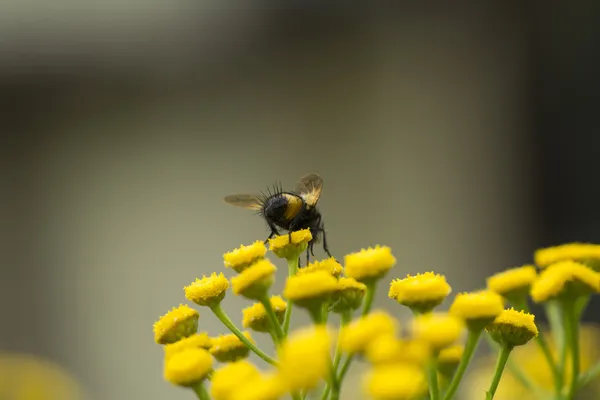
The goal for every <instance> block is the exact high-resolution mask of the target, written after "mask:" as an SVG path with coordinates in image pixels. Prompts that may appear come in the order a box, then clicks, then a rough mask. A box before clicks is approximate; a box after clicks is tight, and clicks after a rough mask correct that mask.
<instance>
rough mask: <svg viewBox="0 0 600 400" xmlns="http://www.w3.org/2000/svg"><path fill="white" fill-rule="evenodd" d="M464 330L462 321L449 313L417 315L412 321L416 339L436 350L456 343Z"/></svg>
mask: <svg viewBox="0 0 600 400" xmlns="http://www.w3.org/2000/svg"><path fill="white" fill-rule="evenodd" d="M463 328H464V326H463V324H462V322H461V320H460V319H458V318H456V317H454V316H452V315H450V314H448V313H435V312H434V313H429V314H422V315H417V316H416V317H415V318H414V319H413V321H412V332H413V335H414V337H415V338H416V339H417V340H420V341H423V342H425V343H427V344H429V345H430V346H431V347H432V348H433V349H435V350H441V349H443V348H444V347H448V346H450V345H451V344H453V343H454V342H456V341H457V340H458V339H459V338H460V336H461V334H462V332H463Z"/></svg>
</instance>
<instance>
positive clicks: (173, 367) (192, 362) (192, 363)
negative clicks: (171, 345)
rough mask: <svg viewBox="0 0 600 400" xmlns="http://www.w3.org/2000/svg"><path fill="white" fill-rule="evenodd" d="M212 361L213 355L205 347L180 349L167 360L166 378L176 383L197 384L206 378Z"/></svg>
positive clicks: (180, 384) (181, 384) (183, 384)
mask: <svg viewBox="0 0 600 400" xmlns="http://www.w3.org/2000/svg"><path fill="white" fill-rule="evenodd" d="M212 363H213V360H212V357H211V356H210V354H208V351H206V350H204V349H193V348H191V349H186V350H183V351H180V352H179V353H175V354H173V355H172V356H171V357H169V358H168V359H167V360H165V371H164V374H165V379H166V380H167V381H169V382H171V383H172V384H174V385H179V386H192V385H195V384H197V383H199V382H202V380H203V379H204V378H206V375H208V373H209V372H210V371H211V369H212Z"/></svg>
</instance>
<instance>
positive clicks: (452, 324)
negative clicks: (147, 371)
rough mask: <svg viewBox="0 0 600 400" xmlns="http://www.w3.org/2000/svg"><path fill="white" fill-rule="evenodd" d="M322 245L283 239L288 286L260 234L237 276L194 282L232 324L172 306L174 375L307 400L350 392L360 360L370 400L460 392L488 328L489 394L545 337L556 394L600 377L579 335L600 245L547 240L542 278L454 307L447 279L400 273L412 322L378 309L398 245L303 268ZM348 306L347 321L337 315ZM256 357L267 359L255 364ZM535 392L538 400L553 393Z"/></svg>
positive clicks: (168, 328) (159, 325)
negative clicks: (311, 247)
mask: <svg viewBox="0 0 600 400" xmlns="http://www.w3.org/2000/svg"><path fill="white" fill-rule="evenodd" d="M311 240H312V235H311V232H310V231H309V230H300V231H296V232H292V233H291V234H290V235H287V234H286V235H282V236H277V237H274V238H272V239H270V241H269V248H270V250H271V252H272V253H273V254H274V255H275V256H276V257H278V258H281V259H284V260H285V261H286V262H287V264H288V265H287V266H288V275H287V277H286V281H285V285H284V289H283V292H282V293H281V294H276V293H271V292H272V290H271V288H272V285H273V282H274V280H275V276H276V272H277V267H276V266H275V264H274V263H273V262H272V261H270V260H269V259H268V258H267V254H268V251H267V248H266V246H265V244H264V243H263V242H260V241H257V242H254V243H253V244H251V245H248V246H244V245H242V246H240V247H239V248H237V249H235V250H233V251H231V252H228V253H226V254H225V255H224V257H223V259H224V266H225V267H226V268H228V269H231V270H233V271H234V272H235V273H236V275H235V276H233V277H231V278H229V279H228V278H227V277H226V276H225V275H224V274H223V273H222V272H221V273H216V272H215V273H212V274H211V275H210V276H204V277H202V278H199V279H195V280H194V281H193V282H191V283H190V284H189V285H187V286H185V287H184V294H185V297H186V299H188V300H189V301H190V302H192V303H195V304H196V305H198V306H201V307H205V308H207V309H209V310H210V312H212V313H213V314H214V315H215V316H216V317H217V318H218V319H219V320H220V321H221V322H222V323H223V325H224V326H225V327H226V328H227V329H228V330H229V333H226V334H221V335H219V336H216V337H211V336H209V334H208V333H207V332H204V331H200V332H198V327H199V326H202V324H201V323H199V313H198V312H197V311H196V310H194V309H192V308H190V307H189V306H186V305H180V306H179V307H177V308H174V309H172V310H171V311H169V312H168V313H167V314H166V315H164V316H163V317H161V318H160V319H159V320H158V321H157V322H156V323H155V325H154V338H155V341H156V342H157V343H158V344H161V345H164V378H165V379H166V380H167V381H169V382H171V383H172V384H174V385H177V386H182V387H187V388H190V389H191V390H193V391H194V392H195V393H196V395H197V396H198V398H200V399H203V400H208V399H214V400H238V399H240V400H242V399H244V400H246V399H248V400H254V399H255V400H277V399H281V398H283V397H285V396H291V397H292V399H294V400H302V399H306V398H309V396H312V395H313V394H316V395H317V396H318V398H321V399H323V400H327V399H329V400H339V399H340V398H342V397H341V395H342V393H343V392H342V389H343V383H344V379H345V377H346V375H347V372H348V370H349V368H350V367H351V365H352V362H353V360H355V359H363V360H364V361H366V362H367V363H368V366H369V367H368V371H367V372H366V373H365V374H364V376H363V378H362V387H363V391H364V396H363V397H364V398H370V399H376V400H417V399H423V398H424V397H427V396H429V398H430V399H431V400H441V399H443V400H451V399H453V398H455V396H456V394H457V393H458V389H459V386H460V383H461V381H462V380H463V376H465V371H466V370H467V367H468V366H469V364H470V362H471V360H472V358H473V356H474V354H475V351H476V349H477V348H478V345H479V342H480V340H481V338H482V337H486V338H488V339H489V341H490V343H492V344H493V345H494V347H495V348H496V352H497V361H496V367H495V370H494V373H493V376H492V377H491V379H490V381H489V384H488V386H487V387H488V389H487V394H486V393H481V398H484V397H486V398H487V399H488V400H490V399H493V398H494V395H495V393H496V390H497V388H498V386H499V383H500V380H501V378H502V376H503V371H504V369H505V366H506V365H507V363H508V361H509V357H510V355H511V353H512V352H513V349H515V348H518V347H522V346H525V345H527V346H525V347H529V346H531V345H528V343H529V342H530V341H531V340H532V339H535V342H536V345H537V346H538V348H539V349H540V351H541V352H542V353H543V354H544V362H545V363H546V364H547V366H548V368H549V370H550V371H551V373H552V378H553V383H554V384H553V386H552V387H551V388H550V390H553V391H554V393H555V396H556V398H557V399H565V400H572V399H573V398H574V396H575V393H576V392H577V391H578V390H580V389H582V388H584V387H585V386H586V385H587V384H589V382H591V381H593V380H594V378H595V376H596V375H597V374H600V366H598V367H596V368H593V367H592V368H590V370H589V371H592V372H589V373H586V374H580V368H579V366H580V357H579V355H580V349H579V337H580V334H579V330H578V326H579V322H580V318H581V315H582V313H583V311H584V309H585V308H586V306H587V304H588V301H589V299H590V296H591V295H593V294H595V293H599V292H600V273H599V272H596V271H595V270H594V267H595V265H596V262H597V261H600V250H599V249H600V246H599V247H597V246H594V245H581V244H573V245H565V246H559V247H556V248H549V249H542V250H540V251H538V252H536V254H535V257H534V258H535V260H536V262H537V264H538V265H537V267H539V268H542V271H541V273H539V274H538V271H537V267H536V266H534V265H525V266H523V267H519V268H512V269H508V270H506V271H504V272H500V273H498V274H496V275H494V276H492V277H490V278H489V279H488V280H487V287H486V288H485V289H481V290H475V291H472V292H465V293H458V294H456V295H455V296H454V298H453V300H452V302H451V304H450V305H449V308H448V311H440V310H436V308H438V307H440V306H441V305H442V304H443V302H444V300H445V299H446V298H447V297H448V296H449V295H450V294H451V293H452V288H451V286H450V284H449V283H448V282H447V280H446V277H444V276H443V275H440V274H436V273H434V272H425V273H422V274H417V275H407V276H406V277H405V278H396V279H392V280H391V282H390V284H389V292H388V295H389V297H390V298H391V299H393V300H396V302H397V303H399V304H400V305H402V306H405V307H408V308H409V309H410V310H411V311H412V312H413V317H412V319H411V320H410V321H404V322H401V321H399V320H398V319H397V318H396V317H394V316H393V315H392V314H391V313H390V312H388V311H385V310H383V309H375V310H371V308H372V305H373V300H374V296H375V293H376V290H377V288H378V287H379V286H380V283H381V281H382V280H383V279H384V278H385V277H386V275H387V274H388V273H389V271H390V270H391V269H392V268H393V267H394V266H395V264H396V258H395V257H394V255H393V254H392V252H391V249H390V248H389V247H386V246H375V247H370V248H367V249H362V250H360V251H358V252H355V253H351V254H348V255H346V256H345V257H344V263H343V265H342V264H341V263H340V262H338V261H337V260H335V259H334V258H328V259H324V260H319V261H315V262H313V263H310V264H309V265H307V266H304V267H302V268H299V262H300V261H299V256H300V255H301V254H302V253H303V252H304V251H306V249H307V247H308V244H309V242H310V241H311ZM230 287H231V291H232V292H233V294H234V295H238V296H242V297H244V298H246V299H248V300H249V301H252V302H253V303H252V304H250V305H249V306H248V307H246V308H244V309H243V310H242V318H241V321H240V322H241V326H242V327H243V329H247V331H242V330H241V329H240V328H239V325H238V324H237V323H236V322H234V321H232V319H231V318H230V317H229V316H228V315H227V314H226V313H225V311H224V310H223V308H222V307H221V303H222V302H223V301H224V299H225V297H226V294H227V292H228V290H229V288H230ZM529 299H531V300H533V302H535V303H539V304H541V305H543V306H544V307H545V308H546V311H547V313H548V319H549V321H550V323H551V329H552V333H553V334H555V336H556V337H559V338H562V339H561V341H560V343H553V344H552V345H550V344H549V341H548V340H547V339H546V337H545V336H546V335H545V333H544V332H540V331H539V330H538V327H537V325H536V323H535V316H534V315H533V314H532V313H531V312H530V311H529ZM294 308H300V309H302V310H303V312H306V313H308V315H309V316H310V317H311V319H312V321H313V324H312V325H310V326H307V327H303V328H300V329H297V330H294V331H290V321H291V316H292V311H293V310H294ZM335 315H337V319H338V320H339V327H338V328H335V327H334V326H335V325H334V323H332V321H331V320H332V318H331V317H332V316H335ZM251 332H253V333H252V334H261V333H264V334H268V335H270V337H271V340H272V341H273V343H274V345H275V354H272V355H269V354H267V353H266V352H265V351H263V350H261V349H260V348H259V347H258V346H257V344H256V342H255V340H254V338H253V336H252V334H251ZM552 346H554V347H557V346H558V347H559V352H558V354H559V355H560V356H559V357H557V356H556V353H557V352H556V351H553V350H552V348H553V347H552ZM250 353H254V354H255V355H257V356H258V357H260V358H261V359H262V360H263V361H265V363H266V368H263V369H260V368H259V367H258V366H257V365H255V364H253V363H251V362H250V361H249V359H248V356H249V354H250ZM522 376H523V379H527V377H526V376H525V375H522ZM463 386H464V385H463ZM529 389H530V390H531V393H529V394H531V395H532V396H533V395H536V396H537V395H540V393H545V392H543V390H547V388H544V389H540V388H536V387H533V386H532V387H530V388H529ZM311 398H312V397H311Z"/></svg>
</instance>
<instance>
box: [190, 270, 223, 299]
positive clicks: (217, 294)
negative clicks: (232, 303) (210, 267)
mask: <svg viewBox="0 0 600 400" xmlns="http://www.w3.org/2000/svg"><path fill="white" fill-rule="evenodd" d="M227 289H229V281H228V280H227V278H225V275H223V274H222V273H220V274H217V273H216V272H213V273H212V275H211V276H203V277H202V279H197V278H196V280H195V281H194V282H192V283H190V284H189V285H188V286H186V287H184V288H183V290H184V291H185V298H186V299H188V300H190V301H193V302H194V303H196V304H198V305H199V306H206V307H213V306H216V305H217V304H219V303H221V301H222V300H223V299H224V298H225V294H226V293H227Z"/></svg>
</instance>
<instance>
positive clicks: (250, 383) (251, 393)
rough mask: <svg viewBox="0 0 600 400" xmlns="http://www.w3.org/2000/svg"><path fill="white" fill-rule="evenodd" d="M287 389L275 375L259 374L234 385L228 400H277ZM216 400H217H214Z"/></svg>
mask: <svg viewBox="0 0 600 400" xmlns="http://www.w3.org/2000/svg"><path fill="white" fill-rule="evenodd" d="M287 391H288V390H287V387H286V386H285V383H284V382H283V381H282V379H281V378H280V377H279V375H277V374H275V373H272V372H271V373H266V374H259V375H258V376H256V377H253V378H252V379H249V380H247V381H245V382H243V383H241V384H238V385H236V389H235V391H234V392H233V393H232V395H231V397H230V398H229V399H230V400H238V399H243V400H279V399H280V398H281V397H282V396H283V395H285V394H286V393H287ZM216 400H218V399H216Z"/></svg>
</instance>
